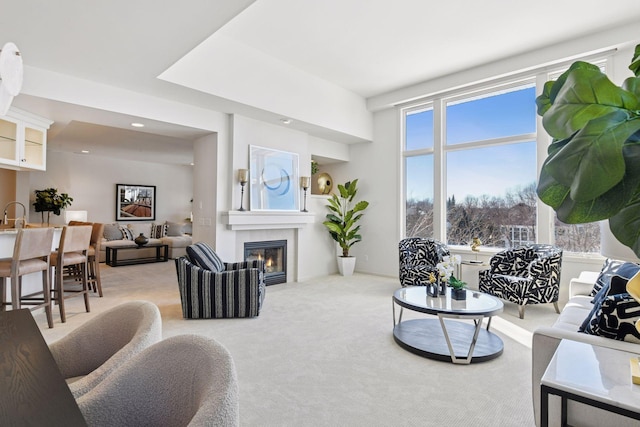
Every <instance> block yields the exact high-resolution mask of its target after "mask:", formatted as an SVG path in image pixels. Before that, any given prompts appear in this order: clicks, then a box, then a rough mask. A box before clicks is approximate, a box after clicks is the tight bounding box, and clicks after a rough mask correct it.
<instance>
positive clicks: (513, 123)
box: [444, 84, 536, 248]
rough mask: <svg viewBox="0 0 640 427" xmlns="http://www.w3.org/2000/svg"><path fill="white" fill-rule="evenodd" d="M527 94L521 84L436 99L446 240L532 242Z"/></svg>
mask: <svg viewBox="0 0 640 427" xmlns="http://www.w3.org/2000/svg"><path fill="white" fill-rule="evenodd" d="M535 96H536V95H535V86H534V85H533V84H524V85H518V86H516V87H512V88H508V89H502V90H499V91H491V92H488V93H483V94H480V95H476V96H471V97H470V96H466V97H463V98H461V99H452V100H445V101H444V105H445V109H446V120H445V122H446V127H445V128H446V136H445V147H444V152H445V156H446V162H445V164H446V180H445V182H444V184H445V186H446V189H447V190H446V194H447V204H446V213H447V215H446V218H447V220H446V241H447V243H448V244H450V245H466V244H468V243H469V242H471V239H472V238H473V237H476V236H477V237H479V238H480V240H481V241H482V242H483V244H484V245H486V246H493V247H499V248H505V247H512V246H517V245H519V244H521V243H533V242H535V234H536V229H535V226H536V200H535V182H536V143H535V130H536V111H535ZM523 229H525V230H526V232H525V233H524V234H523V233H522V230H523ZM523 235H525V236H528V237H529V238H528V239H527V240H525V241H523V240H522V236H523Z"/></svg>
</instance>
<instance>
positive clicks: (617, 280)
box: [578, 275, 629, 332]
mask: <svg viewBox="0 0 640 427" xmlns="http://www.w3.org/2000/svg"><path fill="white" fill-rule="evenodd" d="M628 281H629V279H627V278H626V277H622V276H618V275H614V276H613V277H611V280H610V281H609V283H608V284H606V285H605V286H603V287H602V288H601V289H600V290H599V291H598V293H597V294H596V296H595V297H593V300H592V301H591V303H592V304H593V308H592V309H591V312H590V313H589V315H588V316H587V317H586V318H585V319H584V321H583V322H582V325H580V327H579V328H578V332H584V331H585V329H587V328H588V327H589V322H591V318H592V317H593V316H595V314H596V313H597V312H598V310H599V309H600V306H601V305H602V302H603V301H604V300H605V298H607V297H608V296H613V295H618V294H624V293H626V292H627V282H628Z"/></svg>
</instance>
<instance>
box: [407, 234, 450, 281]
mask: <svg viewBox="0 0 640 427" xmlns="http://www.w3.org/2000/svg"><path fill="white" fill-rule="evenodd" d="M398 250H399V252H400V284H401V285H402V287H405V286H424V285H426V283H427V281H428V279H429V273H436V274H437V272H438V270H436V264H437V263H439V262H441V261H442V258H444V257H445V256H447V255H450V253H449V248H447V245H445V244H444V243H442V242H439V241H437V240H436V239H425V238H423V237H407V238H406V239H402V240H400V243H399V244H398Z"/></svg>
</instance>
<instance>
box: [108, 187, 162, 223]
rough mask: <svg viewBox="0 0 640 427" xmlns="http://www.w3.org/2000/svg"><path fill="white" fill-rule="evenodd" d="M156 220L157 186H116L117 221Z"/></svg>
mask: <svg viewBox="0 0 640 427" xmlns="http://www.w3.org/2000/svg"><path fill="white" fill-rule="evenodd" d="M155 219H156V186H155V185H133V184H116V221H153V220H155Z"/></svg>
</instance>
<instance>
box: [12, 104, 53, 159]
mask: <svg viewBox="0 0 640 427" xmlns="http://www.w3.org/2000/svg"><path fill="white" fill-rule="evenodd" d="M51 123H53V122H52V121H51V120H48V119H45V118H44V117H39V116H36V115H34V114H31V113H28V112H26V111H22V110H18V109H16V108H11V109H10V110H9V112H8V113H7V115H6V116H0V167H5V168H8V169H19V170H42V171H43V170H46V168H47V130H48V129H49V126H51Z"/></svg>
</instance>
